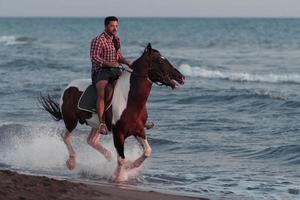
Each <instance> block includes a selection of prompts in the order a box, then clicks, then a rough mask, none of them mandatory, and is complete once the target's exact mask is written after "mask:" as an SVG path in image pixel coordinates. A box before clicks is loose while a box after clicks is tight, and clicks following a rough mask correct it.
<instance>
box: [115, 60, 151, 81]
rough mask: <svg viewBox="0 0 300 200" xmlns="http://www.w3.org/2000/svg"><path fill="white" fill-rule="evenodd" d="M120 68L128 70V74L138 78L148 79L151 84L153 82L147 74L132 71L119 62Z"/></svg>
mask: <svg viewBox="0 0 300 200" xmlns="http://www.w3.org/2000/svg"><path fill="white" fill-rule="evenodd" d="M120 69H121V70H124V71H127V72H129V73H130V74H132V75H134V76H136V77H139V78H147V81H149V82H150V83H151V84H152V83H153V81H151V80H150V78H149V76H147V75H140V74H137V73H135V72H133V70H132V69H131V68H129V67H125V66H124V65H122V64H121V67H120Z"/></svg>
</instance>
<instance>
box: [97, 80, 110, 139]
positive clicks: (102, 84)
mask: <svg viewBox="0 0 300 200" xmlns="http://www.w3.org/2000/svg"><path fill="white" fill-rule="evenodd" d="M107 83H108V81H107V80H101V81H99V82H98V83H96V88H97V95H98V98H97V113H98V117H99V121H100V125H99V128H98V131H99V132H100V133H101V134H104V135H106V134H107V133H108V130H107V127H106V125H105V120H104V117H103V114H104V109H105V104H104V102H105V88H106V86H107Z"/></svg>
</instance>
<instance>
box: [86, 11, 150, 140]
mask: <svg viewBox="0 0 300 200" xmlns="http://www.w3.org/2000/svg"><path fill="white" fill-rule="evenodd" d="M104 25H105V30H104V31H103V32H102V33H101V34H100V35H98V36H97V37H95V38H94V39H93V40H92V42H91V49H90V58H91V62H92V73H91V76H92V83H93V85H95V86H96V88H97V96H98V99H97V113H98V117H99V122H100V123H99V127H98V132H99V133H101V134H107V132H108V129H107V127H106V124H105V119H104V116H103V113H104V110H105V91H106V88H107V86H108V84H109V83H112V82H114V81H115V80H117V79H118V78H119V76H120V75H121V69H120V64H126V65H128V66H129V67H130V66H131V64H132V61H131V60H128V59H126V58H125V57H124V56H123V55H122V52H121V41H120V38H119V37H118V36H117V32H118V18H117V17H114V16H110V17H106V18H105V20H104ZM110 95H112V94H110ZM145 126H146V128H151V127H152V126H153V124H151V123H147V124H146V125H145Z"/></svg>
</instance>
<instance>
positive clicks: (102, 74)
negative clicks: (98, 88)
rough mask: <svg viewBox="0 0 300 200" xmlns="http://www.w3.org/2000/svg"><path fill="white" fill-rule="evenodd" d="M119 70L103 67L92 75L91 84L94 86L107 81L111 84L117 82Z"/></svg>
mask: <svg viewBox="0 0 300 200" xmlns="http://www.w3.org/2000/svg"><path fill="white" fill-rule="evenodd" d="M121 73H122V72H121V69H120V68H114V67H103V68H99V69H98V70H97V71H95V72H93V73H92V83H93V85H96V84H97V83H98V82H99V81H102V80H107V81H108V82H113V81H115V80H117V79H118V78H119V77H120V75H121Z"/></svg>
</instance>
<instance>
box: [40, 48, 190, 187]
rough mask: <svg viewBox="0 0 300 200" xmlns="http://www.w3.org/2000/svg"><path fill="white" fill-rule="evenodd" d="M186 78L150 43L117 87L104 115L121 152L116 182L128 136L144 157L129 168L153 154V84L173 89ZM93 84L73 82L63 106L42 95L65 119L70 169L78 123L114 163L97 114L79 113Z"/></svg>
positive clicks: (53, 111)
mask: <svg viewBox="0 0 300 200" xmlns="http://www.w3.org/2000/svg"><path fill="white" fill-rule="evenodd" d="M184 80H185V77H184V76H183V75H182V74H181V73H180V72H179V71H178V70H177V69H176V68H174V67H173V66H172V65H171V64H170V62H169V61H168V60H167V59H166V58H164V57H162V56H161V54H160V52H159V51H157V50H155V49H152V47H151V44H150V43H149V44H148V46H147V47H146V48H145V51H144V53H143V54H142V56H141V57H140V58H138V59H137V60H136V61H134V63H133V65H132V71H131V72H128V71H124V72H123V73H122V75H121V76H120V78H119V79H118V80H117V83H116V85H115V89H114V93H113V97H112V103H111V107H110V108H109V109H108V110H107V111H106V113H105V119H106V124H107V127H108V128H109V130H111V131H112V133H113V140H114V146H115V148H116V150H117V153H118V157H117V160H118V165H117V169H116V171H115V177H114V180H115V181H121V177H120V172H121V169H122V167H123V166H124V164H125V155H124V142H125V140H126V138H127V137H129V136H134V137H135V138H136V139H137V141H138V142H139V143H140V144H141V145H142V147H143V150H144V154H143V155H141V156H140V157H139V158H138V159H136V160H135V161H134V162H131V163H130V164H126V165H125V168H126V169H133V168H137V167H139V166H140V165H141V164H142V163H143V161H144V160H145V159H146V158H147V157H149V156H150V155H151V151H152V150H151V147H150V145H149V143H148V141H147V137H146V134H145V129H144V127H145V123H146V121H147V117H148V115H147V108H146V102H147V99H148V96H149V94H150V91H151V88H152V85H153V83H159V84H161V85H166V86H170V87H171V88H172V89H174V88H177V87H178V86H179V85H182V84H184ZM90 84H91V80H90V79H87V80H85V79H80V80H75V81H72V82H71V83H70V84H69V85H68V86H67V88H66V89H65V90H64V92H63V94H62V96H61V99H60V103H59V104H58V103H56V102H54V101H53V100H52V99H51V98H50V96H49V95H48V97H43V96H41V97H40V99H39V101H40V103H41V104H42V106H43V108H44V109H45V110H46V111H48V112H49V113H50V114H51V115H52V116H53V118H54V119H55V120H57V121H59V120H60V119H63V120H64V123H65V127H66V131H65V134H64V136H63V139H64V142H65V144H66V146H67V149H68V152H69V159H68V160H67V166H68V168H69V169H74V168H75V165H76V154H75V151H74V149H73V147H72V138H71V133H72V131H73V130H74V129H75V128H76V126H77V123H78V122H80V123H81V124H83V123H86V124H87V125H89V126H91V127H92V130H91V133H90V135H89V136H88V139H87V142H88V144H89V145H91V146H92V147H93V148H95V149H96V150H97V151H99V152H100V153H101V154H103V155H104V156H105V158H106V159H107V160H109V161H110V160H111V159H112V156H111V153H110V151H109V150H107V149H106V148H104V147H103V146H102V145H101V144H100V134H99V133H98V132H97V127H98V124H99V120H98V117H97V114H96V113H94V114H92V113H90V112H86V111H82V110H79V109H78V107H77V105H78V101H79V99H80V96H81V94H82V93H83V92H84V90H85V89H86V88H87V87H88V86H89V85H90Z"/></svg>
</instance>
